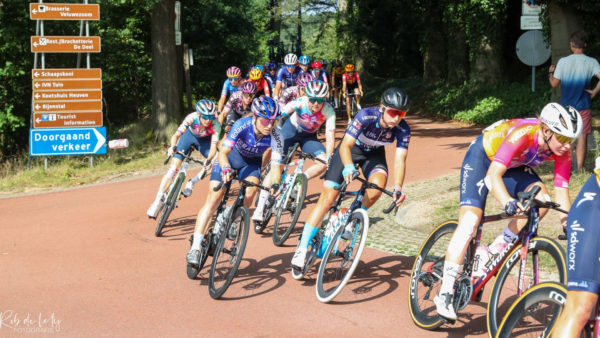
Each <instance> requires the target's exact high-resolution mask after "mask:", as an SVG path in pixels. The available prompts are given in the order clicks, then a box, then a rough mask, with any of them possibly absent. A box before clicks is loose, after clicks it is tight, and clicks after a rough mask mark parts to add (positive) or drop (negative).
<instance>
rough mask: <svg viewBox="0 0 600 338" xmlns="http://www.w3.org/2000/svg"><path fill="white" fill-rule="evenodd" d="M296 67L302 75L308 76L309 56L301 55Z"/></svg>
mask: <svg viewBox="0 0 600 338" xmlns="http://www.w3.org/2000/svg"><path fill="white" fill-rule="evenodd" d="M298 66H300V69H301V70H302V73H309V74H310V56H308V55H302V56H301V57H300V58H298Z"/></svg>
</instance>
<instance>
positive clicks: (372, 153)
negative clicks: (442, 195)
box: [292, 88, 410, 269]
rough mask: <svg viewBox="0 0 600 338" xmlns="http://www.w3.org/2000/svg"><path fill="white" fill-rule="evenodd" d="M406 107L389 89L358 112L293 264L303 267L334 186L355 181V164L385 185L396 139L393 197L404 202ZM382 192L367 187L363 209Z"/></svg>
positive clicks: (400, 93) (405, 100) (396, 92)
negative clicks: (388, 149)
mask: <svg viewBox="0 0 600 338" xmlns="http://www.w3.org/2000/svg"><path fill="white" fill-rule="evenodd" d="M407 109H408V95H406V93H405V92H404V91H402V90H400V89H398V88H389V89H387V90H386V91H385V92H384V93H383V94H382V96H381V104H380V105H379V106H375V107H369V108H365V109H362V110H361V111H359V112H358V114H357V115H356V117H355V118H354V120H353V121H352V124H350V125H349V126H348V129H347V130H346V134H345V135H344V138H343V139H342V142H341V143H340V145H339V146H338V147H337V149H336V150H335V152H334V154H333V156H332V158H331V161H330V165H329V168H328V169H327V173H326V174H325V182H324V184H323V191H322V193H321V195H320V196H319V201H318V202H317V205H316V206H315V208H314V209H313V210H312V212H311V213H310V214H309V216H308V218H307V220H306V222H305V223H304V229H303V231H302V237H301V239H300V244H299V245H298V248H297V249H296V252H295V254H294V257H293V258H292V266H294V267H297V268H300V269H302V267H303V266H304V262H305V259H306V253H307V250H308V244H309V243H310V242H311V240H312V239H313V237H314V236H315V235H316V234H317V232H318V230H319V225H320V224H321V222H322V221H323V216H324V215H325V213H326V212H327V210H329V209H330V208H331V205H332V204H333V202H334V201H335V199H336V198H337V196H338V194H339V192H338V191H337V190H335V188H337V187H339V186H340V184H341V183H342V182H343V181H346V182H348V183H349V182H350V181H351V180H352V177H353V174H354V172H355V171H356V167H355V165H356V164H358V165H359V166H360V167H361V169H362V172H363V175H364V176H365V177H366V178H367V179H368V180H369V182H372V183H374V184H376V185H377V186H379V187H382V188H383V187H385V185H386V182H387V176H388V167H387V162H386V158H385V149H384V146H385V145H387V144H391V143H393V142H394V141H396V154H395V161H394V174H393V178H392V179H393V183H394V187H393V190H394V200H395V201H396V204H397V205H400V204H401V203H402V201H404V198H405V197H406V195H405V194H404V193H403V192H402V184H403V183H404V175H405V170H406V156H407V154H408V143H409V141H410V128H409V126H408V124H407V123H406V121H405V120H404V116H405V115H406V111H407ZM380 195H381V191H380V190H374V189H367V192H366V194H365V198H364V200H363V202H362V208H363V209H367V208H369V207H370V206H371V205H373V204H374V203H375V202H376V201H377V199H379V196H380ZM348 233H349V229H346V231H345V233H344V236H347V234H348Z"/></svg>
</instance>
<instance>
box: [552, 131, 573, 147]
mask: <svg viewBox="0 0 600 338" xmlns="http://www.w3.org/2000/svg"><path fill="white" fill-rule="evenodd" d="M553 135H554V137H555V138H556V140H557V141H558V142H560V143H561V144H567V143H573V142H574V141H575V139H574V138H572V137H568V136H565V135H560V134H557V133H554V134H553Z"/></svg>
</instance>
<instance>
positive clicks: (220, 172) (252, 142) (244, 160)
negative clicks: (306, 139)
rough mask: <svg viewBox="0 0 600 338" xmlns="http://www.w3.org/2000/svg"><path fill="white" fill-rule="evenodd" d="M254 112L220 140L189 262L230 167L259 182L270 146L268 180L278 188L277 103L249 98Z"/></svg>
mask: <svg viewBox="0 0 600 338" xmlns="http://www.w3.org/2000/svg"><path fill="white" fill-rule="evenodd" d="M252 112H253V113H254V116H249V117H245V118H242V119H240V120H238V121H237V122H236V123H234V124H233V127H232V128H231V131H230V132H229V133H228V134H227V137H226V138H225V140H224V141H223V142H222V143H221V145H220V149H219V155H218V161H217V162H216V163H215V165H214V166H213V170H212V173H211V176H210V187H209V189H208V192H207V193H208V195H207V196H206V202H205V203H204V205H203V206H202V208H201V209H200V211H199V212H198V218H197V220H196V228H195V229H194V236H193V237H194V239H193V242H192V247H191V248H190V251H189V252H188V254H187V256H186V260H187V262H188V263H190V264H198V260H199V255H200V245H201V243H202V240H203V239H204V236H205V234H206V230H207V224H208V222H209V221H210V219H211V218H212V215H213V214H214V212H215V210H216V209H217V207H218V205H219V202H220V201H221V200H222V198H223V194H224V190H223V189H220V190H219V191H214V188H215V187H217V186H218V185H219V184H220V182H228V181H230V180H231V178H232V176H231V175H232V170H237V177H238V178H239V179H247V180H248V181H251V182H253V183H258V182H259V176H260V174H259V172H260V168H261V158H262V154H263V153H264V152H265V151H266V150H267V149H268V148H272V161H271V165H272V167H271V171H270V172H271V174H270V176H271V177H270V181H271V182H272V183H273V187H272V190H273V192H274V191H276V190H277V189H278V186H279V180H280V179H281V169H280V166H281V165H280V164H281V150H282V143H281V137H280V135H279V131H278V129H277V128H275V123H276V122H277V119H278V118H279V106H278V104H277V102H275V101H273V99H271V98H270V97H265V96H261V97H259V98H256V99H254V101H253V102H252ZM246 192H247V194H246V197H245V199H244V205H245V206H246V207H249V206H250V204H251V202H252V200H253V199H254V195H255V193H256V188H254V187H252V188H251V187H248V190H246Z"/></svg>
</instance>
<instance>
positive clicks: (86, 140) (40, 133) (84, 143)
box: [29, 127, 106, 156]
mask: <svg viewBox="0 0 600 338" xmlns="http://www.w3.org/2000/svg"><path fill="white" fill-rule="evenodd" d="M86 154H106V128H105V127H100V128H70V129H68V128H56V129H29V155H30V156H53V155H86Z"/></svg>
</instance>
